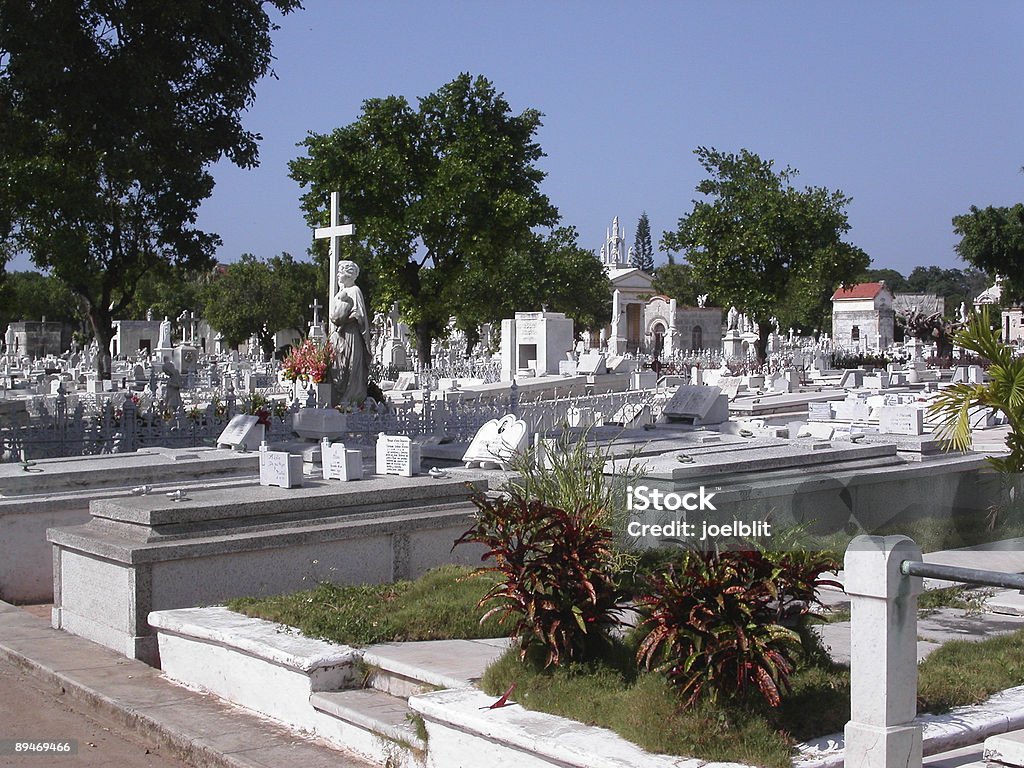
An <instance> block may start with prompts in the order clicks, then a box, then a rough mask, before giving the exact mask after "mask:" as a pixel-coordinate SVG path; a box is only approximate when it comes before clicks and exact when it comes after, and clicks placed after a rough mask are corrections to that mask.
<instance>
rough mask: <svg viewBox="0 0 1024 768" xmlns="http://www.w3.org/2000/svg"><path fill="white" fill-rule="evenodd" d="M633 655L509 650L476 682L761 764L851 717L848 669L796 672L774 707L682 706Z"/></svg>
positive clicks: (676, 750)
mask: <svg viewBox="0 0 1024 768" xmlns="http://www.w3.org/2000/svg"><path fill="white" fill-rule="evenodd" d="M634 658H635V649H634V648H633V647H631V645H630V644H629V641H627V643H623V644H619V645H617V646H616V647H615V649H614V650H613V652H612V653H611V654H610V655H609V657H608V658H607V659H605V660H603V661H600V662H591V663H587V664H571V665H566V666H563V667H559V668H549V669H546V670H545V669H541V668H540V667H539V665H538V664H535V663H532V662H530V661H529V660H528V661H527V663H522V662H520V660H519V653H518V651H517V650H515V649H512V650H510V651H509V652H507V653H506V654H505V655H503V656H502V657H501V658H500V659H499V660H498V661H496V662H495V663H494V664H493V665H492V666H491V667H490V668H489V669H488V670H487V672H486V673H485V674H484V677H483V679H482V680H481V683H480V685H481V687H482V688H483V690H484V691H486V692H487V693H490V694H493V695H499V694H500V693H501V692H503V691H504V690H506V689H507V688H508V686H509V685H511V684H512V683H513V682H514V683H516V691H515V693H514V694H513V699H514V700H515V701H516V702H517V703H519V704H520V705H522V706H524V707H526V708H527V709H533V710H538V711H542V712H549V713H552V714H557V715H561V716H563V717H569V718H572V719H573V720H578V721H580V722H584V723H587V724H590V725H599V726H602V727H605V728H610V729H611V730H613V731H615V732H616V733H618V734H619V735H620V736H622V737H623V738H625V739H628V740H629V741H632V742H633V743H635V744H637V745H639V746H640V747H642V748H644V749H646V750H648V751H649V752H656V753H664V754H670V755H691V756H692V755H696V756H699V757H700V758H701V759H703V760H723V761H737V762H742V763H746V764H748V765H758V766H766V768H789V767H790V764H791V763H790V760H791V752H792V744H793V743H794V742H795V741H801V740H803V739H806V738H811V737H812V736H820V735H821V734H823V733H827V732H830V731H833V730H840V729H841V728H842V727H843V725H845V723H846V721H847V720H849V717H850V714H849V672H848V671H846V670H845V669H844V668H842V667H838V666H835V665H828V666H827V667H822V666H816V665H808V666H807V667H806V668H803V669H800V670H798V671H797V672H796V673H795V674H794V675H793V677H792V683H793V691H792V693H791V694H790V695H789V697H787V698H784V699H783V704H782V705H781V706H780V707H779V708H778V709H776V710H769V708H767V707H764V706H757V705H755V706H751V707H747V708H738V707H727V706H721V705H719V706H714V705H710V704H707V703H700V704H698V705H697V706H695V707H693V708H691V709H688V710H684V709H682V708H681V706H680V699H679V695H678V694H677V692H676V691H675V690H673V689H672V687H671V686H669V685H668V683H667V682H666V680H665V678H664V677H663V676H662V675H660V674H658V673H654V672H644V671H639V670H637V668H636V665H635V662H634Z"/></svg>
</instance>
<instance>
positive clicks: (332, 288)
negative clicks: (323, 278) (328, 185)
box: [313, 192, 356, 321]
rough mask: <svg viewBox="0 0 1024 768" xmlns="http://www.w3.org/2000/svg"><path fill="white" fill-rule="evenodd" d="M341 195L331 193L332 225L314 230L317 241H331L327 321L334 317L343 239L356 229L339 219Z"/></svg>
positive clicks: (352, 233) (350, 235)
mask: <svg viewBox="0 0 1024 768" xmlns="http://www.w3.org/2000/svg"><path fill="white" fill-rule="evenodd" d="M340 198H341V195H340V194H338V193H337V192H331V223H330V226H327V227H317V228H316V229H315V230H313V238H314V239H316V240H324V239H325V238H330V239H331V274H330V277H329V278H328V282H327V319H328V321H330V319H331V318H332V317H333V316H334V294H336V293H337V292H338V254H339V253H340V252H341V238H343V237H352V236H353V235H355V233H356V228H355V226H353V225H352V224H342V223H341V219H340V218H339V217H338V201H339V199H340Z"/></svg>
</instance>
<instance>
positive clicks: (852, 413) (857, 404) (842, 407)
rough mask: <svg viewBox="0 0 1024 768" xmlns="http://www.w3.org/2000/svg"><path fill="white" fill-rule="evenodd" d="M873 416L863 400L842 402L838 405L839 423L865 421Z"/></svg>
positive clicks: (837, 415)
mask: <svg viewBox="0 0 1024 768" xmlns="http://www.w3.org/2000/svg"><path fill="white" fill-rule="evenodd" d="M870 415H871V409H870V408H869V407H868V404H867V403H865V402H864V401H863V400H840V401H839V402H838V403H836V419H838V420H839V421H864V420H865V419H867V418H868V417H869V416H870Z"/></svg>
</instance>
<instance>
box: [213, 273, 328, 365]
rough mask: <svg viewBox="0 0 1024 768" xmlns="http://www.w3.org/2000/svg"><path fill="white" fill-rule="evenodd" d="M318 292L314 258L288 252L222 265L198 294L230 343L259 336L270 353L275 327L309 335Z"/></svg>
mask: <svg viewBox="0 0 1024 768" xmlns="http://www.w3.org/2000/svg"><path fill="white" fill-rule="evenodd" d="M319 296H320V293H319V291H318V289H317V268H316V266H314V265H313V264H311V263H309V262H303V261H295V260H294V259H293V258H292V257H291V256H290V255H289V254H287V253H282V254H281V255H280V256H274V257H272V258H270V259H268V260H266V261H264V260H261V259H258V258H256V256H254V255H252V254H251V253H246V254H243V255H242V258H241V259H240V260H239V261H237V262H235V263H234V264H228V265H226V266H224V267H221V268H219V269H218V270H217V275H216V277H214V278H213V279H212V280H210V281H209V282H208V283H206V285H204V286H203V288H202V290H201V292H200V296H199V298H200V300H201V301H202V303H203V306H204V314H205V317H206V321H207V322H208V323H209V324H210V326H211V327H212V328H216V329H217V330H218V331H220V333H221V334H222V335H223V336H224V340H225V341H226V342H227V343H228V345H229V346H232V347H237V346H238V345H239V344H241V343H242V342H244V341H247V340H248V339H249V338H250V337H252V336H256V337H257V338H259V340H260V346H261V347H262V348H263V352H264V354H265V355H266V356H267V357H269V356H271V355H272V354H273V353H274V351H275V350H274V334H275V333H277V331H279V330H282V329H285V328H292V329H295V330H296V331H298V332H299V333H300V334H302V335H305V332H306V328H307V327H308V324H309V318H311V317H312V311H311V310H309V309H308V308H309V306H310V305H311V304H312V303H313V301H314V300H315V299H316V298H318V297H319ZM322 303H323V302H321V304H322ZM321 316H322V317H324V316H325V315H321Z"/></svg>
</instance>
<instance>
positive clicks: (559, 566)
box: [455, 490, 618, 666]
mask: <svg viewBox="0 0 1024 768" xmlns="http://www.w3.org/2000/svg"><path fill="white" fill-rule="evenodd" d="M473 503H474V504H475V505H476V507H477V510H478V512H477V515H476V518H475V521H474V523H473V526H472V527H471V528H470V529H469V530H468V531H466V532H465V533H464V534H462V536H461V537H459V539H458V540H457V541H456V542H455V546H458V545H459V544H461V543H464V542H476V543H480V544H483V545H484V546H485V547H487V552H486V553H485V554H484V556H483V559H484V560H485V561H486V560H493V561H494V565H493V566H491V567H488V568H486V569H485V570H488V571H493V572H496V573H497V574H499V576H500V578H501V580H500V581H499V582H498V583H497V584H495V586H494V587H492V588H491V589H490V590H489V591H488V592H487V594H486V595H485V596H484V597H483V598H482V599H481V600H480V603H479V604H480V605H481V606H488V605H491V606H493V607H491V608H490V610H488V611H487V613H486V614H485V615H484V618H483V619H481V621H483V620H486V619H487V618H489V617H491V616H493V615H497V616H499V617H500V621H502V622H504V621H505V620H507V619H509V618H511V617H515V622H516V623H515V628H514V632H513V634H514V635H515V636H516V637H517V638H519V641H520V649H521V658H525V657H526V656H527V654H528V653H531V651H534V650H535V649H536V650H537V651H539V652H541V653H543V655H544V657H545V660H544V664H545V666H551V665H558V664H559V663H561V662H563V661H567V660H574V659H585V658H588V657H590V656H591V655H592V654H593V653H594V652H595V651H596V650H598V649H599V648H600V647H602V646H603V645H604V644H605V642H606V641H607V632H608V630H609V629H611V627H612V626H614V625H615V624H616V623H617V613H618V608H617V602H618V592H617V590H616V587H615V582H614V579H613V576H614V572H615V567H614V562H615V559H614V554H613V552H612V549H611V543H612V532H611V530H609V529H608V528H606V527H604V526H603V525H602V524H601V522H600V520H598V519H595V518H594V517H593V516H592V515H588V514H580V513H579V512H578V511H567V510H564V509H562V508H560V507H556V506H551V505H548V504H545V503H544V502H543V501H539V500H536V499H533V500H529V499H527V498H526V497H525V496H523V495H522V494H521V493H519V492H516V491H514V490H513V491H510V492H509V493H507V494H505V495H503V496H500V497H498V498H489V497H487V496H484V495H482V494H477V495H476V496H474V497H473Z"/></svg>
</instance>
